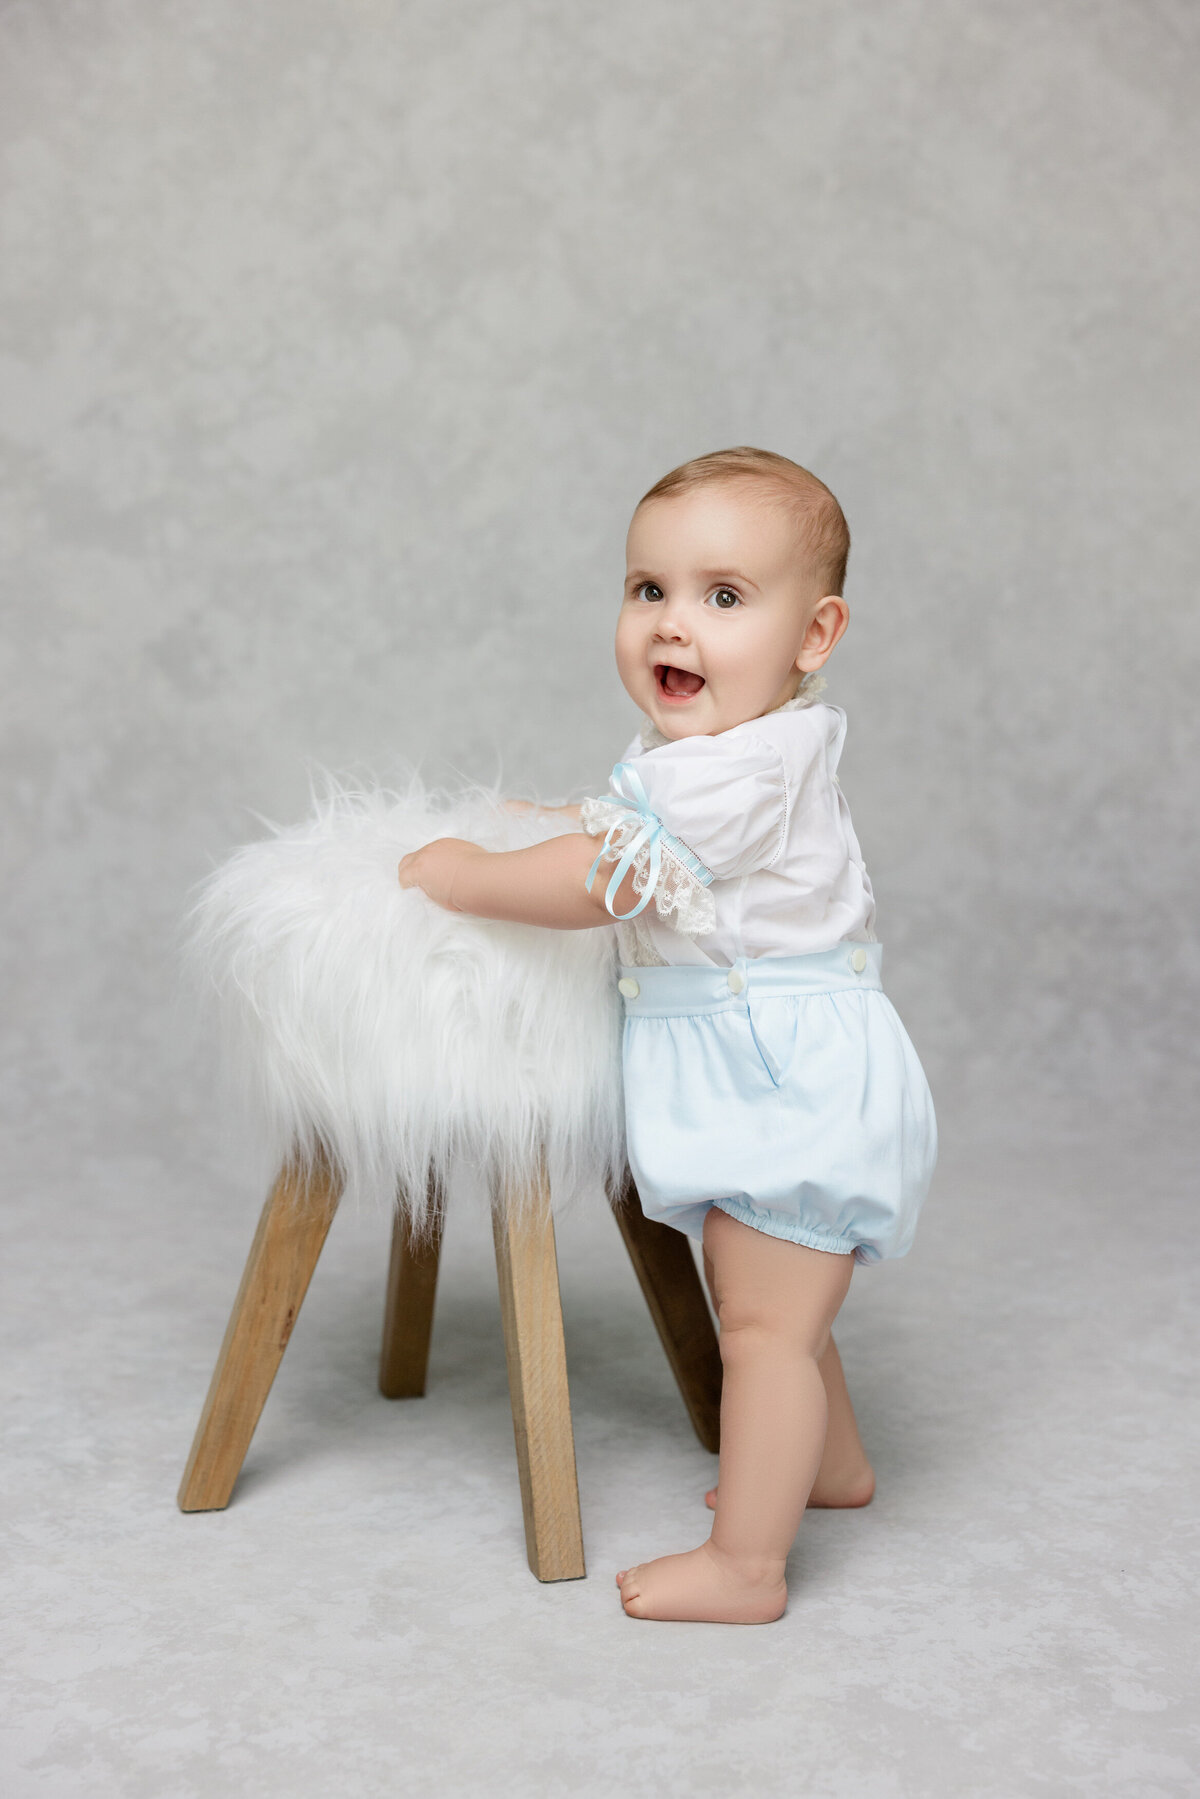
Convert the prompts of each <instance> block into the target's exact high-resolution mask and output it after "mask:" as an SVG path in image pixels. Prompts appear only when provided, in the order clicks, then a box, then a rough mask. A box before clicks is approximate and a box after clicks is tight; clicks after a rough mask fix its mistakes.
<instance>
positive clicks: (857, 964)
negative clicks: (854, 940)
mask: <svg viewBox="0 0 1200 1799" xmlns="http://www.w3.org/2000/svg"><path fill="white" fill-rule="evenodd" d="M850 966H851V968H852V969H853V970H854V972H855V974H861V973H862V971H863V969H864V968H865V967H866V966H867V952H866V950H865V949H856V950H855V952H854V954H853V955H852V956H851V958H850Z"/></svg>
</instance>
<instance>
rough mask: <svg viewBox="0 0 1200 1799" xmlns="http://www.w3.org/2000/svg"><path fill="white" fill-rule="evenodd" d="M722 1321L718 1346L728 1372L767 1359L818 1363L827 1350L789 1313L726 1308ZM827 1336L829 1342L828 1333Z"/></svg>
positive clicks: (744, 1307) (750, 1307)
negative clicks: (803, 1360)
mask: <svg viewBox="0 0 1200 1799" xmlns="http://www.w3.org/2000/svg"><path fill="white" fill-rule="evenodd" d="M718 1319H719V1323H720V1326H721V1329H720V1334H719V1337H718V1345H719V1348H720V1351H721V1363H722V1366H723V1367H725V1368H726V1369H728V1368H737V1367H745V1366H746V1365H747V1364H748V1363H750V1362H753V1361H756V1360H758V1359H760V1358H762V1357H764V1356H780V1355H784V1356H787V1357H788V1358H789V1359H801V1358H803V1359H808V1360H811V1361H814V1362H815V1361H817V1360H818V1359H819V1357H820V1355H821V1352H822V1350H823V1349H824V1343H821V1342H818V1340H817V1333H815V1332H813V1331H812V1330H811V1329H808V1328H806V1327H805V1324H804V1322H803V1321H802V1320H800V1319H797V1318H796V1317H795V1316H794V1315H789V1314H788V1313H787V1312H786V1311H780V1312H774V1311H769V1310H766V1309H758V1308H755V1307H753V1306H745V1305H739V1306H732V1305H724V1306H722V1307H721V1309H720V1312H719V1314H718ZM824 1335H825V1340H826V1341H828V1337H829V1333H828V1331H826V1332H825V1333H824Z"/></svg>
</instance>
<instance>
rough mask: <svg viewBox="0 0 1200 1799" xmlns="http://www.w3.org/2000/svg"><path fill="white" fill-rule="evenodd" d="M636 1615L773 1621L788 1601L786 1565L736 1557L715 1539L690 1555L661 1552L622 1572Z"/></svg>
mask: <svg viewBox="0 0 1200 1799" xmlns="http://www.w3.org/2000/svg"><path fill="white" fill-rule="evenodd" d="M617 1585H618V1586H619V1587H620V1589H621V1604H622V1605H623V1606H624V1608H625V1612H626V1615H627V1616H628V1617H630V1618H674V1619H677V1620H679V1621H680V1622H683V1623H689V1624H701V1623H708V1624H770V1623H772V1622H773V1621H774V1620H775V1619H776V1618H778V1617H780V1616H782V1613H783V1608H784V1606H785V1605H786V1604H787V1587H786V1586H785V1585H784V1579H783V1564H782V1563H780V1562H772V1563H770V1564H763V1563H758V1564H752V1563H748V1562H735V1561H733V1560H732V1559H731V1558H730V1557H729V1556H726V1555H722V1554H721V1552H720V1550H718V1549H715V1548H714V1547H713V1545H712V1543H701V1545H700V1547H699V1549H691V1550H689V1551H688V1552H687V1553H686V1554H685V1555H660V1556H659V1557H658V1559H657V1560H656V1561H653V1562H640V1563H639V1564H638V1566H637V1567H636V1568H625V1569H623V1570H622V1571H621V1573H620V1574H618V1575H617Z"/></svg>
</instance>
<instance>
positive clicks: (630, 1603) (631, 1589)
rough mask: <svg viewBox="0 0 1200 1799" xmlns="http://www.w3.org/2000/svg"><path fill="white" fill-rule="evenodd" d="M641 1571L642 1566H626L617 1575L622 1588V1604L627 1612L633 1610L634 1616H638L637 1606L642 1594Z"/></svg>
mask: <svg viewBox="0 0 1200 1799" xmlns="http://www.w3.org/2000/svg"><path fill="white" fill-rule="evenodd" d="M641 1573H642V1570H641V1568H640V1567H639V1568H626V1569H625V1571H624V1573H622V1574H618V1575H617V1585H618V1586H619V1587H620V1589H621V1604H622V1605H623V1606H624V1607H625V1610H626V1611H627V1612H632V1613H633V1616H634V1617H637V1616H638V1612H637V1609H636V1608H637V1606H638V1604H639V1601H640V1599H641V1594H642V1582H641Z"/></svg>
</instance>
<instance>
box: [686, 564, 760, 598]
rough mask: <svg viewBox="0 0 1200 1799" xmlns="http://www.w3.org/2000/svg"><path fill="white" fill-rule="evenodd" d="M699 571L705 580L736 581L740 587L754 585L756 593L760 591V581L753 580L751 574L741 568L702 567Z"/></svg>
mask: <svg viewBox="0 0 1200 1799" xmlns="http://www.w3.org/2000/svg"><path fill="white" fill-rule="evenodd" d="M699 573H700V575H701V577H702V579H703V580H705V581H736V582H737V584H738V586H739V587H752V588H753V589H754V591H755V593H757V592H758V591H759V587H758V582H757V581H752V580H751V579H750V577H749V575H744V574H742V572H741V570H740V569H736V568H702V569H700V571H699Z"/></svg>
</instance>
